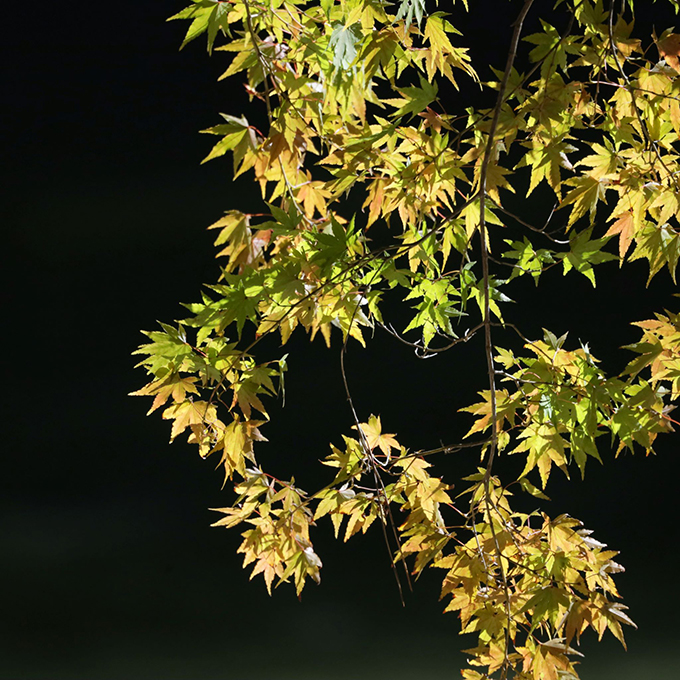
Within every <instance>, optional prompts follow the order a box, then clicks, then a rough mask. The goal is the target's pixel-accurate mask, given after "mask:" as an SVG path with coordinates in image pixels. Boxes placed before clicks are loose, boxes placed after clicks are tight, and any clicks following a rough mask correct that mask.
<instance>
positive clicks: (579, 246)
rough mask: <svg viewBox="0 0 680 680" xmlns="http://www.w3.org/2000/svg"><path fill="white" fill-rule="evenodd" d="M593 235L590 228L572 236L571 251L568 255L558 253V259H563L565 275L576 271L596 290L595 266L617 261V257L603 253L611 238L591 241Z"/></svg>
mask: <svg viewBox="0 0 680 680" xmlns="http://www.w3.org/2000/svg"><path fill="white" fill-rule="evenodd" d="M592 233H593V229H592V227H590V228H588V229H585V230H584V231H582V232H580V233H578V234H572V236H571V238H570V240H569V241H570V246H571V250H570V251H569V252H568V253H558V255H557V257H559V258H561V259H562V265H563V267H564V273H565V274H567V273H568V272H570V271H571V270H572V269H575V270H576V271H577V272H580V273H581V274H583V276H585V277H586V278H587V279H588V281H590V282H591V283H592V284H593V288H595V285H596V284H595V272H594V271H593V265H597V264H600V263H602V262H609V261H610V260H615V259H616V256H615V255H612V254H611V253H604V252H602V248H603V247H604V246H605V245H606V243H607V242H608V241H609V238H610V237H605V238H598V239H593V240H591V239H590V236H591V234H592Z"/></svg>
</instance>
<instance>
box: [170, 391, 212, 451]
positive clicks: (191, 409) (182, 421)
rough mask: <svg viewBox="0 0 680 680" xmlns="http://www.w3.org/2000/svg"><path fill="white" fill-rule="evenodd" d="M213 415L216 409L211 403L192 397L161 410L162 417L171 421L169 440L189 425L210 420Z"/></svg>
mask: <svg viewBox="0 0 680 680" xmlns="http://www.w3.org/2000/svg"><path fill="white" fill-rule="evenodd" d="M215 415H216V409H215V407H214V406H213V405H212V404H208V402H206V401H193V400H192V399H187V400H186V401H183V402H180V403H177V404H173V405H172V406H169V407H168V408H166V409H165V411H163V418H164V419H165V420H172V421H173V423H172V433H171V434H170V441H173V440H174V439H175V438H176V437H177V436H178V435H180V434H182V432H184V430H186V429H187V427H189V426H190V425H199V424H202V423H204V422H208V423H209V422H211V421H212V420H214V418H215Z"/></svg>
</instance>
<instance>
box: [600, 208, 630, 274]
mask: <svg viewBox="0 0 680 680" xmlns="http://www.w3.org/2000/svg"><path fill="white" fill-rule="evenodd" d="M617 217H618V219H617V220H616V222H614V224H612V226H611V227H609V230H608V231H607V233H606V234H605V238H606V237H607V236H616V235H617V234H618V236H619V260H620V265H623V260H624V258H625V256H626V253H627V252H628V248H629V247H630V244H631V241H632V240H633V237H634V236H635V217H634V215H633V212H632V211H630V210H629V211H627V212H625V213H623V214H622V215H618V216H617Z"/></svg>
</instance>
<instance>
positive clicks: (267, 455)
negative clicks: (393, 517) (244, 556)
mask: <svg viewBox="0 0 680 680" xmlns="http://www.w3.org/2000/svg"><path fill="white" fill-rule="evenodd" d="M487 4H493V5H494V8H493V13H494V18H495V21H494V23H492V24H489V23H488V19H489V12H488V11H487V12H479V10H478V11H477V15H476V18H473V19H470V20H466V21H467V25H466V26H465V29H466V31H469V32H470V34H471V35H472V36H474V40H473V41H472V44H473V57H474V56H477V57H478V58H481V55H485V54H488V50H489V46H490V45H491V46H497V50H498V53H497V54H496V55H495V56H494V59H495V64H496V65H497V66H500V65H501V63H502V50H504V49H505V46H506V45H507V43H508V40H509V33H508V28H507V27H508V25H509V22H510V16H511V14H510V13H509V12H511V13H512V14H514V13H515V12H516V11H517V7H516V4H517V3H487ZM657 4H658V3H657ZM183 5H184V3H183V2H182V1H180V0H173V1H172V2H164V3H160V2H152V1H151V0H140V1H138V2H118V3H113V4H112V3H109V4H94V3H88V4H80V5H65V4H61V3H52V4H50V5H45V4H37V3H33V4H23V5H18V4H12V5H11V6H9V5H8V6H5V7H3V19H2V21H3V24H4V30H3V34H4V36H3V40H2V44H1V45H0V57H1V59H0V63H1V64H2V66H1V68H2V83H3V90H4V96H3V98H2V99H3V101H4V104H3V109H2V113H3V118H4V119H5V121H6V122H5V123H4V124H3V126H2V127H3V130H2V134H3V135H4V139H3V141H2V151H3V157H4V159H3V166H4V170H5V177H4V180H3V185H2V189H3V192H2V193H3V199H2V204H1V206H0V209H1V210H2V224H3V225H4V229H3V234H4V237H5V248H4V251H5V260H6V263H5V265H4V274H5V275H6V281H5V283H4V285H3V286H2V287H1V289H0V296H1V299H2V303H3V304H2V309H3V326H4V329H3V339H4V346H5V348H6V349H5V366H4V368H3V377H4V378H5V390H4V391H5V402H6V405H5V407H4V409H3V411H4V421H5V428H4V430H5V436H4V438H3V439H4V445H3V450H4V456H3V460H4V474H3V491H2V494H1V496H0V508H1V511H2V522H1V523H0V539H1V544H2V559H1V560H0V575H1V580H0V584H1V585H0V593H1V600H0V603H1V608H0V612H1V614H0V621H1V624H0V625H1V626H2V633H1V635H0V678H3V679H4V678H7V679H16V680H19V679H26V680H28V679H30V680H105V679H118V678H121V679H122V678H126V679H127V680H138V679H139V680H142V679H146V678H158V679H165V678H167V679H168V680H173V679H182V680H217V679H231V678H234V679H236V678H244V677H248V678H252V679H253V680H269V679H272V680H273V679H277V680H286V679H288V678H297V679H298V680H312V679H314V680H316V679H326V678H328V679H329V680H332V679H335V678H342V679H346V678H357V679H361V680H363V679H364V678H365V679H368V678H376V679H377V678H388V677H389V678H392V679H393V680H401V679H402V678H411V677H418V678H424V679H427V680H435V679H439V678H442V679H443V678H454V677H457V676H458V672H457V669H458V668H459V667H460V664H461V663H462V659H463V657H462V656H461V655H459V654H458V652H457V650H458V649H460V648H463V647H466V646H471V645H472V644H473V640H472V639H461V638H459V637H458V636H457V635H456V632H457V619H456V618H455V617H454V616H451V615H447V616H442V615H441V609H442V605H441V604H440V603H438V602H437V596H438V588H439V582H438V580H439V578H440V574H436V573H432V574H427V575H425V576H424V577H423V578H422V579H421V581H420V582H419V583H418V584H417V585H416V590H415V593H414V595H413V596H410V597H408V598H407V607H406V608H402V607H401V605H400V603H399V599H398V595H397V591H396V588H395V584H394V580H393V576H392V574H391V572H390V569H389V565H388V560H387V557H386V554H385V550H384V546H383V545H382V543H381V535H380V532H379V530H378V529H377V527H376V528H374V529H373V530H372V531H370V532H369V534H368V535H367V536H366V537H357V538H354V539H352V541H350V543H349V544H346V545H341V544H336V543H335V542H334V541H333V540H332V539H331V538H330V534H331V531H330V523H325V524H323V525H322V526H321V527H319V529H318V530H317V535H318V538H317V546H318V549H319V552H320V554H321V557H322V559H323V560H324V562H325V566H324V570H323V579H324V582H323V584H322V585H321V586H320V587H318V588H317V587H315V586H313V585H310V586H308V587H307V588H306V590H305V592H304V594H303V597H302V601H301V602H298V600H297V599H296V597H295V595H294V593H293V591H292V588H290V587H287V586H285V585H284V586H282V587H281V588H280V589H279V590H278V591H277V592H276V593H275V595H274V597H273V598H271V599H270V598H269V597H268V596H267V595H266V593H265V589H264V586H263V584H262V583H261V580H260V579H259V577H258V579H257V580H254V581H253V582H249V581H248V575H247V573H246V572H244V571H243V570H242V569H241V567H240V558H239V557H238V556H237V555H236V554H235V549H236V547H237V546H238V543H239V537H238V532H237V531H231V532H225V531H222V530H217V529H211V528H210V527H209V524H210V522H211V521H214V520H215V519H216V515H215V514H214V513H212V512H210V511H209V510H208V509H207V508H208V507H219V506H220V505H225V504H227V503H228V502H229V498H230V495H229V491H228V489H227V490H225V491H221V490H220V482H221V478H220V474H219V472H215V471H214V470H213V463H212V462H210V461H208V462H205V461H202V460H200V459H199V457H198V456H197V455H196V452H195V450H194V448H193V447H191V446H189V445H187V444H185V443H184V442H181V441H177V442H176V443H174V444H173V445H172V446H168V445H167V439H168V436H169V425H168V423H166V422H163V421H161V419H160V418H159V417H158V416H154V417H152V418H145V417H144V413H145V411H146V409H147V408H148V403H147V401H146V400H141V399H132V398H128V397H127V396H126V394H127V393H128V392H130V391H133V390H135V389H138V388H139V387H140V386H141V385H142V384H143V383H144V374H143V372H142V371H141V370H137V371H135V370H134V369H133V366H134V363H135V361H134V358H133V357H131V356H130V353H131V352H132V351H133V350H134V349H135V347H136V346H137V345H138V344H139V343H140V342H142V341H143V337H142V336H141V335H140V334H139V329H141V328H145V329H153V328H154V326H155V320H156V319H160V320H165V321H168V320H172V319H174V318H180V317H181V316H182V308H180V307H179V305H178V302H180V301H185V302H186V301H190V300H194V299H196V298H197V296H198V293H199V290H200V286H201V284H202V283H204V282H210V281H213V280H215V278H216V276H217V274H218V269H217V265H216V263H215V261H214V259H213V252H214V251H213V248H212V244H211V235H209V234H208V233H207V232H206V231H205V227H206V226H207V225H209V224H210V223H212V222H214V221H215V220H216V219H218V218H219V217H220V216H221V214H222V213H223V211H224V210H227V209H229V208H240V209H251V208H257V207H259V203H258V201H259V198H258V195H257V193H256V192H255V191H254V190H253V188H252V187H251V186H250V181H249V180H248V179H245V180H241V181H239V182H237V183H234V182H233V181H232V180H231V179H230V161H229V160H223V161H216V162H212V163H209V164H207V165H203V166H201V165H199V162H200V160H201V159H202V158H203V157H204V156H205V155H206V153H207V151H208V150H209V147H210V142H211V141H212V140H211V139H210V138H206V137H200V136H198V135H197V134H196V133H197V131H198V130H199V129H202V128H205V127H208V126H210V125H212V124H215V123H217V122H219V120H218V115H217V113H218V111H224V112H229V113H232V114H235V115H240V114H242V113H248V110H249V109H248V103H247V100H246V99H245V98H244V97H243V95H242V91H241V89H240V85H239V84H238V83H237V82H227V83H217V82H216V78H217V76H218V75H219V74H220V73H221V71H222V70H223V69H224V68H225V66H224V64H225V60H224V58H223V57H222V56H220V55H216V56H215V57H214V58H213V59H211V60H209V59H208V57H207V55H206V53H205V49H204V41H203V40H201V41H197V42H196V43H194V44H192V45H191V46H190V47H188V48H187V49H185V50H184V51H183V52H182V53H179V52H178V50H177V48H178V45H179V43H180V41H181V38H182V36H183V32H184V30H186V27H185V25H184V24H183V23H180V22H177V23H174V24H165V23H164V19H165V18H166V17H167V16H168V15H170V14H172V13H174V12H176V11H178V10H179V9H181V8H182V7H183ZM662 9H663V7H662ZM659 11H661V9H660V10H659ZM506 14H507V16H506ZM655 16H656V15H655ZM652 18H654V17H651V18H650V17H647V19H646V20H647V21H651V20H652ZM664 21H665V23H664ZM655 23H656V27H657V31H658V32H660V30H659V27H660V26H662V27H666V26H669V25H671V21H670V20H668V15H665V16H660V17H659V18H658V20H657V21H655ZM646 35H649V33H648V32H647V33H645V32H644V29H643V30H642V31H641V32H640V37H643V39H644V38H645V36H646ZM492 53H493V49H492ZM482 76H483V77H489V74H488V73H486V74H485V73H483V72H482ZM544 207H545V206H541V205H540V204H537V208H536V210H537V217H538V213H540V211H541V210H543V208H544ZM601 269H602V271H603V274H602V275H601V277H600V279H599V281H598V287H597V289H595V290H593V288H592V287H591V286H590V284H589V283H588V282H587V281H586V279H585V278H583V277H580V276H578V275H576V274H572V275H570V276H569V277H567V278H566V279H564V278H562V277H561V274H559V272H556V271H552V272H550V273H549V274H548V275H546V277H545V285H542V286H541V288H539V289H538V290H536V289H534V288H533V286H532V285H531V284H527V285H524V284H518V285H517V286H516V287H515V289H514V293H515V294H514V298H515V299H517V300H519V301H520V303H521V305H517V308H516V309H513V310H512V314H513V320H515V321H518V322H519V323H521V324H522V325H523V327H524V328H525V329H526V332H527V334H529V335H533V336H537V335H539V334H540V328H541V327H543V326H545V327H548V328H550V329H551V330H553V331H554V332H556V333H557V334H561V333H563V332H565V331H567V330H570V331H571V336H570V338H571V341H572V342H576V340H577V339H578V338H581V339H583V340H584V341H589V342H590V344H591V348H592V351H593V353H594V354H595V355H596V356H598V357H601V358H602V359H603V360H604V362H605V364H606V365H607V366H609V367H611V368H614V369H616V368H620V367H621V366H622V365H623V363H624V362H625V361H626V360H627V358H628V357H627V355H626V353H625V352H622V351H619V350H617V349H616V348H618V347H620V346H621V345H624V344H626V343H628V342H631V341H633V340H634V339H635V338H636V332H635V331H634V330H632V329H631V328H630V327H629V326H628V322H630V321H634V320H639V319H642V318H647V317H649V316H650V314H651V312H652V310H661V309H663V308H664V306H667V305H668V306H669V307H670V308H671V309H674V310H675V309H677V303H676V302H675V301H674V300H673V298H672V297H671V295H672V293H673V292H674V290H675V288H674V286H673V284H672V282H671V280H670V277H669V276H668V274H667V273H666V272H663V273H661V274H659V275H658V276H657V278H656V279H655V280H654V281H653V282H652V285H651V286H650V287H649V288H648V289H645V287H644V286H645V280H646V270H645V266H644V265H642V264H640V263H635V265H632V266H628V267H626V268H624V269H623V270H622V271H619V270H618V268H617V265H616V264H611V265H607V266H605V267H603V268H601ZM402 327H403V325H402ZM265 350H266V351H268V352H271V353H272V356H278V353H280V351H281V350H279V349H278V348H277V347H276V346H275V344H270V345H269V346H268V347H266V348H265ZM287 351H289V352H290V359H289V364H290V373H289V376H288V381H287V405H286V407H285V409H281V408H280V406H279V407H273V408H272V416H273V421H274V422H273V423H272V424H271V425H270V426H267V428H266V429H265V434H266V435H267V436H268V438H269V439H270V443H269V444H263V445H261V447H260V454H259V455H260V456H261V457H262V460H263V462H264V464H265V465H274V466H278V468H279V469H280V470H283V471H284V472H283V473H284V474H289V475H290V474H295V475H296V478H297V479H298V480H299V481H300V482H301V483H302V484H303V486H304V484H305V483H308V486H311V487H313V486H314V484H315V483H316V484H317V485H318V484H319V481H320V480H323V479H325V477H324V474H325V472H324V469H321V471H320V472H319V471H317V470H318V469H319V467H320V466H318V465H317V463H316V461H317V460H318V459H320V458H322V457H324V456H325V455H326V453H327V451H328V443H329V442H330V441H334V442H336V443H337V442H338V441H339V440H340V434H341V433H343V432H345V433H346V432H348V431H349V428H350V426H351V424H352V421H351V415H350V413H349V410H348V407H347V404H346V401H345V399H344V394H343V391H342V385H341V380H340V373H339V366H338V352H337V349H334V350H330V351H329V350H326V349H325V348H324V347H323V346H322V344H321V342H320V340H317V341H316V343H315V344H314V345H312V346H308V345H307V343H306V341H305V340H304V338H297V339H295V338H294V339H293V340H292V341H291V343H290V344H289V347H287ZM348 371H349V378H350V381H351V384H352V387H353V391H354V393H355V396H356V398H357V407H358V409H359V413H360V416H361V417H366V416H367V415H368V414H369V413H381V414H382V418H383V423H384V426H385V429H386V430H387V431H390V432H396V433H397V434H398V435H399V439H400V441H401V442H402V443H404V444H405V445H407V446H409V447H411V448H421V447H424V446H436V445H437V444H438V443H439V441H440V440H443V441H444V442H450V441H454V440H455V439H456V438H457V437H458V436H459V435H460V433H461V432H462V430H461V428H465V427H466V426H469V423H470V421H469V420H468V419H467V417H466V416H459V417H456V411H457V409H459V408H460V407H462V406H465V405H467V404H469V403H471V402H472V401H473V399H474V393H475V392H476V390H478V389H483V388H484V383H485V378H484V376H485V373H484V369H483V353H482V348H481V346H479V345H474V344H473V343H471V344H470V346H469V347H468V346H466V347H465V348H464V349H462V350H461V351H460V352H458V353H452V354H451V356H450V357H449V356H447V357H442V358H441V359H435V360H431V361H427V362H423V361H418V360H416V359H415V358H414V357H413V355H412V354H411V353H410V351H409V350H408V348H406V347H403V346H401V345H398V344H396V343H395V342H392V341H390V340H389V339H387V338H385V337H383V336H381V335H379V334H378V335H376V338H375V341H374V342H373V343H369V349H368V350H361V349H359V348H358V347H357V346H352V347H351V349H350V352H349V355H348ZM459 419H460V420H462V424H459V423H460V420H459ZM678 436H680V435H679V434H675V435H670V436H668V437H666V439H665V441H663V442H662V443H660V444H659V447H658V451H659V455H658V456H657V457H649V458H645V457H644V456H643V455H637V456H636V457H632V456H630V455H626V456H622V457H620V458H619V459H617V460H613V457H612V455H610V454H608V455H605V466H604V467H600V466H599V465H597V464H591V465H590V468H589V470H588V474H587V477H586V480H585V481H584V482H581V481H580V480H578V479H576V480H574V481H573V483H572V484H570V485H567V484H565V483H563V482H562V481H561V480H560V479H558V478H557V476H556V477H555V481H554V485H553V486H552V489H551V496H552V498H553V501H552V502H551V503H547V504H546V509H547V511H548V512H549V513H551V514H552V515H557V514H559V513H561V512H565V511H566V512H569V513H570V514H573V515H575V516H577V517H579V518H581V519H583V520H584V521H585V523H586V525H587V526H588V527H591V528H593V529H595V532H596V533H595V536H596V537H597V538H599V539H600V540H602V541H606V542H607V543H609V545H610V546H611V547H612V548H615V549H619V550H621V551H622V554H621V557H620V560H621V562H623V563H624V564H625V565H626V567H627V569H628V571H627V573H626V574H623V575H621V576H620V577H619V579H618V583H619V584H620V588H621V591H622V594H623V595H624V597H625V600H626V602H627V603H628V604H629V605H630V606H631V615H632V617H633V618H634V619H635V620H636V621H637V622H638V624H639V626H640V629H639V630H638V631H634V630H629V631H627V633H628V634H627V638H628V642H629V651H628V653H625V652H624V651H623V650H622V649H621V648H620V646H619V645H618V643H616V641H614V640H613V639H610V638H611V636H608V638H607V639H605V641H604V642H603V643H602V644H601V645H596V644H594V642H593V640H592V635H589V636H588V640H587V641H585V642H584V644H583V650H584V651H586V653H587V659H586V663H585V665H584V670H583V673H582V676H583V678H584V679H585V680H591V679H594V678H598V679H600V680H609V679H613V678H622V679H624V680H627V679H628V678H631V679H632V678H638V677H645V678H646V677H654V678H656V679H657V680H663V679H664V678H671V677H673V678H675V677H677V667H678V663H679V662H680V653H679V652H678V651H677V646H674V643H675V641H676V639H677V632H678V627H677V624H676V614H675V612H676V610H677V609H678V604H680V602H679V600H680V598H679V593H678V585H677V576H676V571H677V549H676V542H677V539H678V532H677V524H676V521H675V518H674V513H675V511H676V508H677V503H676V492H675V486H676V480H677V471H678V465H677V463H676V461H675V457H676V451H677V445H678ZM442 465H443V468H442V469H446V470H448V471H449V472H450V473H451V474H453V475H456V476H461V475H464V474H468V473H469V472H470V471H471V470H472V469H473V468H474V466H475V460H474V457H471V456H470V455H468V454H464V455H463V454H461V455H460V456H457V457H455V458H449V459H448V460H447V461H445V462H443V463H442ZM557 474H559V473H556V475H557Z"/></svg>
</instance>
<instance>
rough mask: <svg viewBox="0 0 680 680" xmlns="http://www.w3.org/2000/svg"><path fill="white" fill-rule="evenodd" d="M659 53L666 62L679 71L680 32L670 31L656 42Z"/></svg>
mask: <svg viewBox="0 0 680 680" xmlns="http://www.w3.org/2000/svg"><path fill="white" fill-rule="evenodd" d="M656 46H657V47H658V49H659V55H660V56H661V57H663V58H664V59H665V60H666V63H667V64H668V65H669V66H670V67H671V68H672V69H675V70H676V71H678V73H680V59H679V58H678V57H679V56H680V34H678V33H671V34H670V35H668V36H666V37H665V38H664V39H663V40H659V42H657V43H656Z"/></svg>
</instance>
